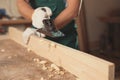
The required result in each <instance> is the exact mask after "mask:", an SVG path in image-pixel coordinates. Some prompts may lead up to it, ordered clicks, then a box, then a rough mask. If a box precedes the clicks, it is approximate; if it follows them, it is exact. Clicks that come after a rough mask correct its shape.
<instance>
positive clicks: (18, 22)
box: [0, 19, 31, 26]
mask: <svg viewBox="0 0 120 80" xmlns="http://www.w3.org/2000/svg"><path fill="white" fill-rule="evenodd" d="M12 25H31V21H30V20H26V19H15V20H12V19H8V20H0V26H12Z"/></svg>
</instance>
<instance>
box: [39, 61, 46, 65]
mask: <svg viewBox="0 0 120 80" xmlns="http://www.w3.org/2000/svg"><path fill="white" fill-rule="evenodd" d="M39 63H40V64H42V65H44V64H46V63H47V61H40V62H39Z"/></svg>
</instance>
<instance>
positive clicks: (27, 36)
mask: <svg viewBox="0 0 120 80" xmlns="http://www.w3.org/2000/svg"><path fill="white" fill-rule="evenodd" d="M33 34H34V35H37V36H38V37H45V35H44V34H42V33H39V32H37V31H36V29H34V28H27V29H26V30H25V31H24V32H23V42H24V43H25V44H27V43H28V42H29V39H30V36H31V35H33Z"/></svg>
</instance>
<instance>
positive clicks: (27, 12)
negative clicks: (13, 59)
mask: <svg viewBox="0 0 120 80" xmlns="http://www.w3.org/2000/svg"><path fill="white" fill-rule="evenodd" d="M28 2H29V0H17V7H18V10H19V12H20V13H21V15H22V16H23V17H24V18H26V19H28V20H31V17H32V14H33V12H34V9H33V8H32V7H31V6H30V5H29V3H28Z"/></svg>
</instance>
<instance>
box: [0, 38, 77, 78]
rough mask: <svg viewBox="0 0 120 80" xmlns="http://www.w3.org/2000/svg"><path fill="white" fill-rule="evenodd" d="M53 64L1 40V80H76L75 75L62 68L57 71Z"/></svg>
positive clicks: (20, 47)
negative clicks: (52, 66)
mask: <svg viewBox="0 0 120 80" xmlns="http://www.w3.org/2000/svg"><path fill="white" fill-rule="evenodd" d="M45 61H46V62H45ZM44 62H45V63H44ZM51 64H53V63H51V62H50V61H48V60H47V59H44V58H42V57H40V56H38V55H36V54H35V53H33V52H32V51H28V50H27V49H26V48H24V47H22V46H21V45H19V44H17V43H15V42H14V41H12V40H9V39H6V40H0V80H76V77H75V76H74V75H73V74H71V73H69V72H67V71H66V70H64V69H63V68H61V67H59V69H58V70H59V71H57V70H55V69H53V68H51Z"/></svg>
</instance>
